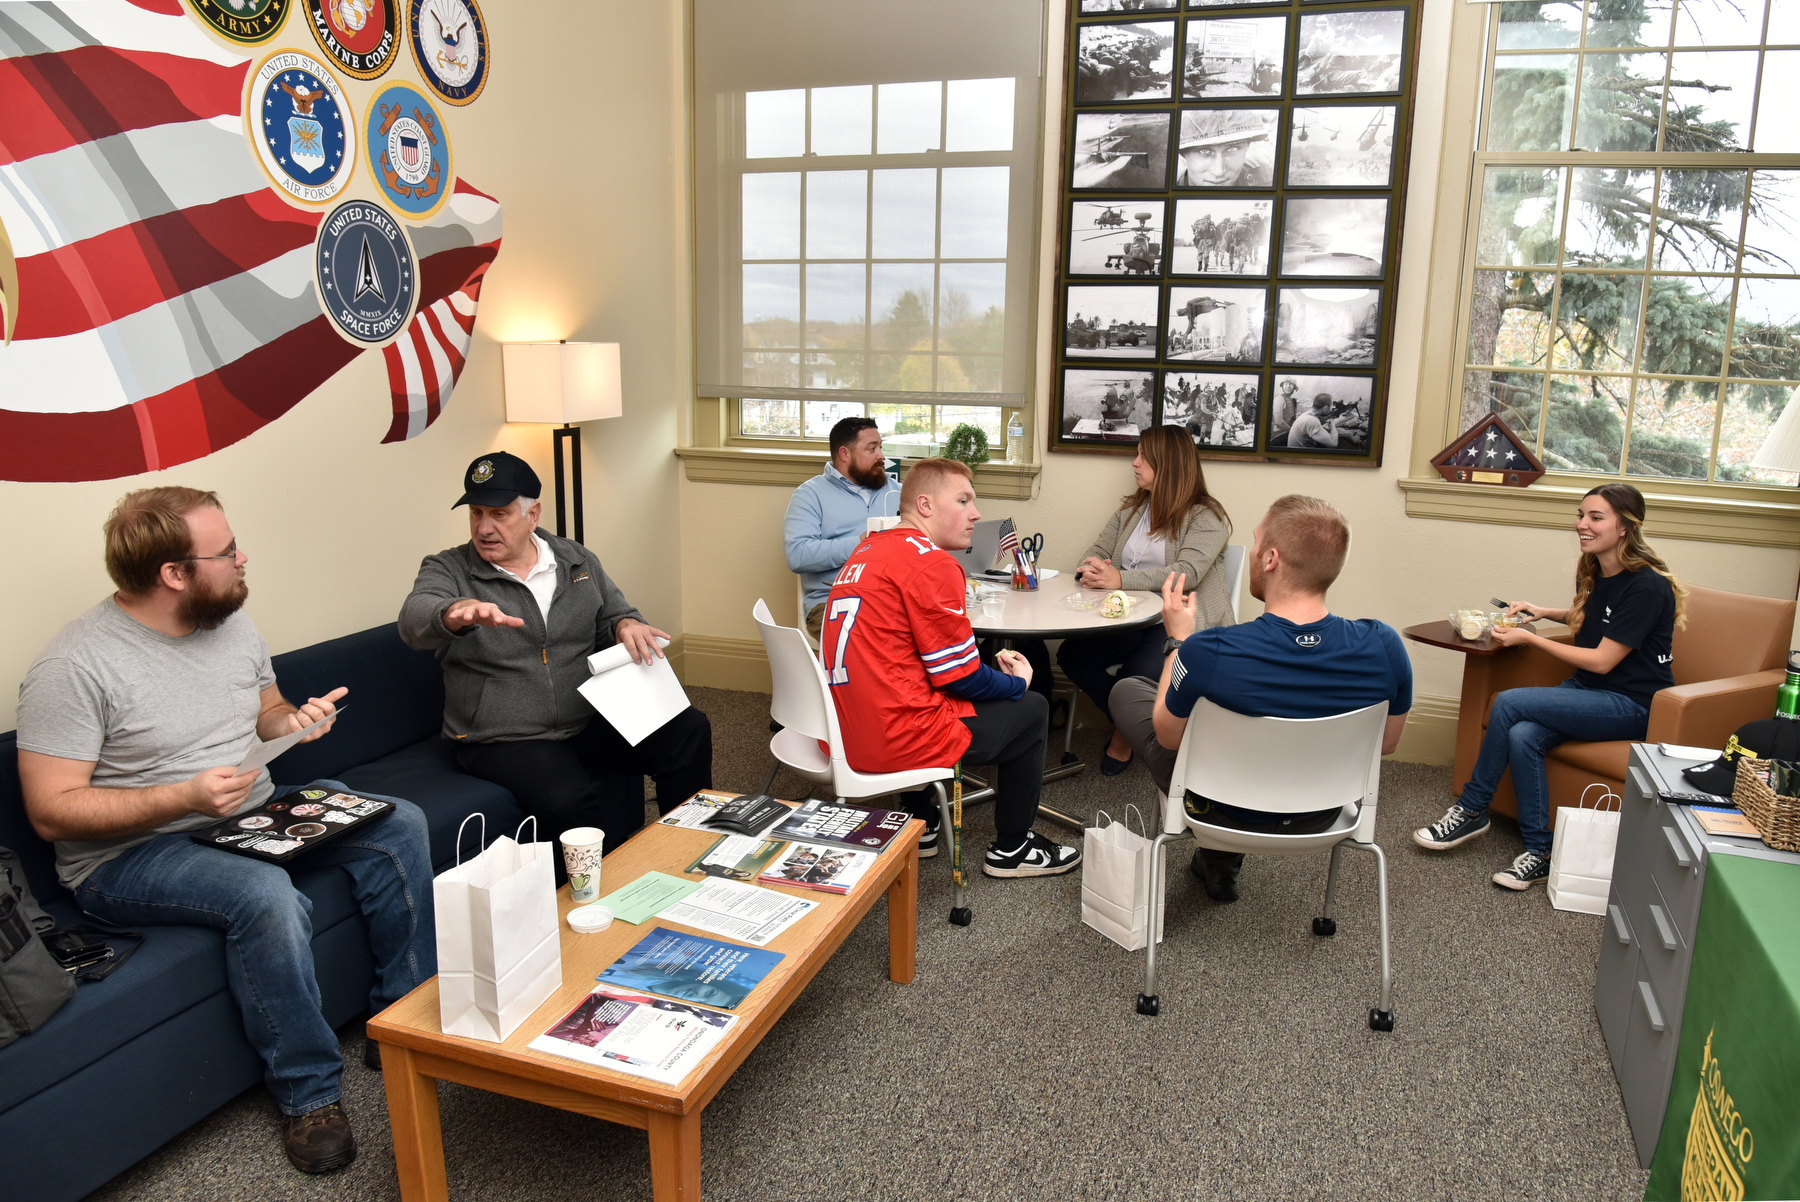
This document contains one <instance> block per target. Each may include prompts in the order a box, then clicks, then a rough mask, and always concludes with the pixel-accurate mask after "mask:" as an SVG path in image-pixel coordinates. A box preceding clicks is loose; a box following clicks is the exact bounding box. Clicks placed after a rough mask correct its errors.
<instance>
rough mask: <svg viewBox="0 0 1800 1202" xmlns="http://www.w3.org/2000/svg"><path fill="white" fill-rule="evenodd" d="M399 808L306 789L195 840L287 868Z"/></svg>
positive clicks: (201, 833)
mask: <svg viewBox="0 0 1800 1202" xmlns="http://www.w3.org/2000/svg"><path fill="white" fill-rule="evenodd" d="M393 808H394V803H393V802H391V801H377V800H375V799H373V798H369V797H358V796H356V795H355V794H354V793H339V792H337V791H336V790H333V789H301V790H300V791H299V792H297V793H289V794H288V795H287V796H286V797H283V798H281V799H279V800H277V801H267V802H264V803H263V804H262V805H260V806H257V807H256V808H255V809H253V810H246V811H245V812H244V813H242V814H234V815H233V816H231V817H230V818H225V819H222V820H220V821H218V822H215V823H213V824H212V825H211V826H206V827H201V828H200V829H199V830H197V831H195V832H193V836H192V838H193V840H194V842H196V843H204V844H206V845H207V846H209V847H216V848H218V849H220V850H221V851H234V852H236V853H237V854H238V855H240V856H249V857H250V858H251V859H253V860H267V861H268V862H269V863H271V864H286V863H287V862H289V861H290V860H293V859H294V858H295V857H297V856H302V855H305V854H306V853H307V852H308V851H311V850H312V849H313V848H315V847H319V846H321V845H323V844H326V843H334V842H336V841H337V840H338V839H341V838H342V837H343V836H344V834H345V833H346V832H348V831H352V830H355V829H356V828H358V827H361V826H366V825H367V824H369V823H371V822H373V821H375V820H376V819H378V818H380V817H382V816H383V815H384V814H386V813H388V811H390V810H392V809H393Z"/></svg>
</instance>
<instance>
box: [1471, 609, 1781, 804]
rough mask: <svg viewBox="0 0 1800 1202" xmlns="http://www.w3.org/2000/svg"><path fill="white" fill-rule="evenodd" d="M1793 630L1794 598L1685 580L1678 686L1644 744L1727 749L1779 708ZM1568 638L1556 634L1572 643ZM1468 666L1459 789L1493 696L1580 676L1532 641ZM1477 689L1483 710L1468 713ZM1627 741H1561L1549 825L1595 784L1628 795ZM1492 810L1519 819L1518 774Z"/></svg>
mask: <svg viewBox="0 0 1800 1202" xmlns="http://www.w3.org/2000/svg"><path fill="white" fill-rule="evenodd" d="M1793 627H1794V602H1793V601H1791V600H1786V601H1784V600H1777V599H1775V598H1773V597H1752V596H1748V595H1746V594H1744V593H1727V592H1721V591H1720V590H1718V589H1710V588H1699V587H1696V586H1691V585H1690V586H1689V592H1688V620H1687V626H1686V628H1685V629H1680V630H1677V631H1676V632H1675V647H1674V650H1675V663H1674V669H1675V687H1674V688H1669V689H1664V690H1662V691H1661V692H1659V693H1657V694H1656V697H1655V698H1654V699H1653V700H1652V701H1651V703H1650V730H1649V733H1648V734H1646V735H1645V741H1646V742H1651V743H1683V744H1686V745H1688V746H1690V747H1722V746H1724V744H1725V740H1726V738H1728V737H1729V736H1730V734H1731V732H1732V731H1734V730H1736V729H1737V728H1738V727H1740V726H1742V725H1743V724H1744V723H1746V722H1752V721H1754V720H1756V719H1758V718H1767V717H1769V716H1770V715H1771V714H1773V713H1774V712H1775V689H1776V687H1777V686H1779V685H1780V684H1781V680H1782V677H1783V675H1784V671H1785V666H1786V663H1787V653H1788V640H1789V636H1790V635H1791V634H1792V632H1793ZM1570 637H1571V636H1569V635H1566V634H1565V635H1562V636H1560V638H1561V641H1564V642H1567V641H1568V640H1569V638H1570ZM1464 671H1466V672H1483V671H1485V672H1486V673H1487V676H1488V679H1487V681H1486V682H1485V685H1483V686H1482V687H1480V688H1479V689H1476V690H1465V691H1464V702H1463V710H1462V713H1460V714H1459V715H1458V718H1457V723H1458V726H1457V738H1456V768H1455V773H1454V780H1455V790H1456V792H1457V793H1458V794H1459V795H1460V794H1461V792H1462V787H1463V785H1464V784H1466V783H1467V782H1468V779H1469V776H1470V774H1471V773H1472V772H1474V770H1475V756H1476V754H1477V753H1478V752H1479V751H1480V749H1481V739H1482V736H1483V735H1485V734H1486V733H1487V724H1488V716H1489V715H1490V714H1492V713H1493V710H1494V696H1495V694H1497V693H1500V692H1502V691H1503V690H1505V689H1519V688H1531V687H1534V686H1548V685H1556V684H1560V683H1562V682H1563V681H1565V680H1567V679H1568V678H1569V677H1570V676H1572V675H1573V674H1574V669H1572V668H1570V667H1569V665H1567V664H1565V663H1563V662H1562V661H1561V660H1559V659H1556V658H1554V657H1553V656H1551V655H1548V654H1546V653H1545V652H1543V651H1540V650H1538V649H1537V648H1535V647H1511V648H1508V649H1507V650H1505V651H1502V652H1501V653H1500V654H1498V655H1494V656H1485V657H1484V656H1470V657H1469V658H1468V662H1467V663H1466V664H1465V666H1464ZM1471 692H1473V693H1474V696H1475V697H1479V698H1480V700H1479V702H1478V705H1479V712H1477V713H1471V712H1470V704H1471V696H1470V694H1471ZM1629 746H1630V744H1628V743H1624V742H1618V743H1575V742H1570V743H1564V744H1563V745H1562V746H1560V747H1557V748H1555V749H1554V750H1552V751H1551V752H1550V755H1549V757H1548V758H1547V760H1546V762H1545V771H1546V774H1547V775H1548V777H1549V781H1550V821H1551V823H1552V824H1554V823H1555V821H1556V808H1557V807H1558V806H1564V805H1574V804H1577V803H1579V802H1580V800H1581V792H1582V790H1583V789H1585V788H1586V787H1587V786H1588V785H1590V784H1594V783H1596V782H1599V783H1601V784H1605V785H1608V786H1610V787H1611V788H1612V789H1613V791H1614V792H1621V793H1622V792H1623V788H1624V780H1625V762H1626V749H1627V748H1628V747H1629ZM1494 809H1495V810H1497V811H1498V812H1500V813H1502V814H1507V815H1510V816H1512V817H1517V816H1518V801H1517V799H1516V797H1515V796H1514V794H1513V785H1512V774H1511V773H1510V772H1509V773H1508V774H1507V775H1505V776H1503V777H1501V778H1500V787H1499V788H1498V789H1496V790H1495V791H1494Z"/></svg>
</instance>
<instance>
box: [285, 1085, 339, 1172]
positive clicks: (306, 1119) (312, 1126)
mask: <svg viewBox="0 0 1800 1202" xmlns="http://www.w3.org/2000/svg"><path fill="white" fill-rule="evenodd" d="M283 1127H284V1134H285V1136H286V1140H287V1158H288V1160H289V1162H290V1163H292V1164H293V1166H294V1167H295V1168H297V1169H299V1170H300V1171H301V1172H302V1173H329V1172H331V1171H332V1170H333V1169H341V1168H344V1167H346V1166H348V1165H349V1164H350V1162H351V1161H353V1160H355V1159H356V1136H355V1134H354V1133H352V1132H351V1130H350V1116H349V1115H347V1114H345V1113H344V1107H343V1105H342V1104H341V1103H338V1102H333V1103H332V1104H331V1105H329V1106H321V1107H319V1108H318V1109H317V1110H309V1111H307V1112H306V1113H305V1114H290V1115H288V1116H287V1117H286V1120H285V1122H284V1124H283Z"/></svg>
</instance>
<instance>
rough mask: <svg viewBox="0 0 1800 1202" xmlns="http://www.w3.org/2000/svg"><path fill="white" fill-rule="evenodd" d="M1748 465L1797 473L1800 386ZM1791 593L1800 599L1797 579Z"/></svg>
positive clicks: (1799, 464) (1798, 635) (1798, 639)
mask: <svg viewBox="0 0 1800 1202" xmlns="http://www.w3.org/2000/svg"><path fill="white" fill-rule="evenodd" d="M1750 466H1751V467H1761V468H1768V469H1770V470H1772V471H1777V472H1800V389H1796V390H1795V391H1794V393H1793V394H1791V395H1790V396H1789V397H1788V403H1787V404H1786V405H1785V406H1783V407H1782V410H1781V416H1780V417H1778V418H1776V419H1775V424H1774V426H1772V427H1771V428H1770V430H1769V436H1768V437H1767V438H1765V439H1763V444H1762V449H1761V450H1759V451H1757V452H1756V455H1755V456H1754V457H1753V458H1752V459H1751V460H1750ZM1794 592H1795V598H1796V600H1800V580H1797V581H1796V582H1795V587H1794ZM1796 644H1800V630H1797V631H1796V637H1795V638H1794V639H1793V640H1792V641H1790V642H1789V643H1788V646H1790V647H1792V646H1795V645H1796Z"/></svg>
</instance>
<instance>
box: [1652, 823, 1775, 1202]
mask: <svg viewBox="0 0 1800 1202" xmlns="http://www.w3.org/2000/svg"><path fill="white" fill-rule="evenodd" d="M1644 1197H1645V1198H1646V1199H1658V1200H1663V1199H1667V1200H1668V1202H1676V1200H1678V1199H1679V1200H1681V1202H1687V1200H1689V1199H1702V1198H1708V1199H1710V1198H1800V869H1796V868H1795V867H1794V866H1793V865H1792V864H1782V863H1777V862H1774V861H1770V860H1758V859H1752V858H1750V857H1748V856H1730V855H1715V856H1712V857H1710V858H1709V859H1708V861H1707V866H1706V897H1705V900H1704V901H1703V902H1702V903H1701V907H1700V926H1699V930H1698V932H1697V934H1696V935H1695V939H1694V967H1693V973H1692V975H1691V976H1690V977H1689V978H1688V991H1687V1010H1686V1012H1685V1013H1684V1015H1683V1017H1682V1022H1681V1050H1680V1052H1679V1053H1677V1055H1676V1057H1675V1077H1674V1083H1673V1084H1672V1085H1671V1087H1670V1089H1669V1109H1668V1112H1667V1114H1666V1115H1665V1116H1664V1118H1663V1128H1662V1135H1661V1137H1660V1138H1659V1139H1658V1141H1657V1145H1656V1161H1655V1163H1654V1164H1653V1165H1652V1166H1651V1170H1650V1184H1649V1185H1648V1187H1646V1189H1645V1190H1644Z"/></svg>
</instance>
